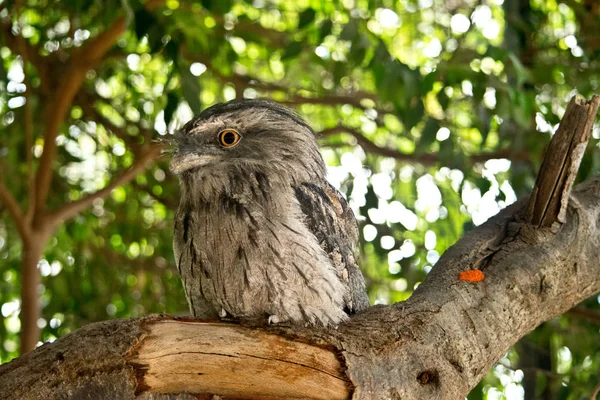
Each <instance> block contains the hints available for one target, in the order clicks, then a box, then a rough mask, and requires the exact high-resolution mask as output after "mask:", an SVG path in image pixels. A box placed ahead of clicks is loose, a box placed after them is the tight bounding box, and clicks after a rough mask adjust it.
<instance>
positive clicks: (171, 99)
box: [164, 92, 179, 126]
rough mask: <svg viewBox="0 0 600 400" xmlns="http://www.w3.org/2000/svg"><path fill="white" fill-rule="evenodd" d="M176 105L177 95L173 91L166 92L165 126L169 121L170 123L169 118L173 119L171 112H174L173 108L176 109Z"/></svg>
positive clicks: (177, 103) (177, 102)
mask: <svg viewBox="0 0 600 400" xmlns="http://www.w3.org/2000/svg"><path fill="white" fill-rule="evenodd" d="M178 105H179V97H178V96H177V95H175V93H173V92H170V93H169V94H167V105H166V106H165V110H164V115H165V125H166V126H169V123H171V120H172V119H173V114H174V113H175V110H177V106H178Z"/></svg>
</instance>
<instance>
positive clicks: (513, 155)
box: [317, 125, 531, 165]
mask: <svg viewBox="0 0 600 400" xmlns="http://www.w3.org/2000/svg"><path fill="white" fill-rule="evenodd" d="M337 133H348V134H350V135H351V136H352V137H354V138H355V139H356V142H357V144H358V145H359V146H360V147H362V148H363V150H365V152H367V153H372V154H378V155H380V156H384V157H391V158H394V159H396V160H399V161H406V162H410V163H420V164H424V165H435V164H437V163H439V162H440V161H441V157H440V155H439V154H438V153H427V154H414V153H413V154H405V153H401V152H400V151H398V150H394V149H391V148H389V147H381V146H379V145H377V144H375V143H373V142H372V141H370V140H369V139H367V138H366V137H365V136H364V135H363V134H362V133H360V132H359V131H358V130H356V129H353V128H350V127H348V126H344V125H338V126H334V127H333V128H327V129H324V130H322V131H320V132H317V136H322V137H327V136H331V135H334V134H337ZM467 158H468V159H469V160H470V161H471V162H473V163H477V162H484V161H487V160H492V159H498V158H506V159H508V160H511V161H520V162H528V161H530V160H531V159H530V155H529V153H527V152H524V151H521V152H513V151H512V150H510V149H507V150H500V151H496V152H490V153H481V154H473V155H470V156H467Z"/></svg>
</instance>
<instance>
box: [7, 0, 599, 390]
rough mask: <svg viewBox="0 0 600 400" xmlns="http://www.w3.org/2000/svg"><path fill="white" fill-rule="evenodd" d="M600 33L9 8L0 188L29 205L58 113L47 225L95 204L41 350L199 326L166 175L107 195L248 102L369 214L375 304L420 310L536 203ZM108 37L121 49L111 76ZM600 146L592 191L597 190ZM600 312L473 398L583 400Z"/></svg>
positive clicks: (577, 12)
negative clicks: (84, 328) (503, 215)
mask: <svg viewBox="0 0 600 400" xmlns="http://www.w3.org/2000/svg"><path fill="white" fill-rule="evenodd" d="M599 22H600V9H599V8H598V7H597V6H596V5H595V2H594V1H588V0H580V1H576V0H566V1H564V2H557V1H555V0H547V1H543V0H531V1H530V2H529V3H528V2H522V1H518V0H504V2H502V1H501V0H488V1H485V0H482V1H476V0H463V1H452V2H445V1H441V0H419V1H415V0H377V1H366V0H334V1H330V2H320V1H316V0H300V1H297V2H284V1H281V0H254V1H242V0H235V1H234V0H219V1H216V0H202V1H200V2H192V1H184V0H166V1H154V0H152V1H147V2H146V3H142V2H139V1H138V0H130V1H117V0H109V1H90V2H77V1H52V0H23V1H21V2H12V1H7V0H4V1H0V23H1V27H2V36H0V38H1V41H0V55H1V56H2V57H1V58H2V61H1V62H0V88H1V90H0V124H1V126H2V130H1V134H0V164H1V166H2V172H1V178H2V179H0V181H3V182H4V185H5V187H6V188H7V189H8V190H9V191H10V192H11V193H12V195H13V196H14V198H16V200H17V202H18V203H19V205H20V206H21V207H22V208H23V209H25V208H26V207H27V206H28V205H29V206H31V203H30V202H31V200H30V199H32V197H31V190H32V187H35V185H33V184H32V183H31V182H32V180H33V176H34V175H35V171H36V170H35V168H36V166H37V165H39V164H40V163H41V161H40V160H41V157H42V153H43V152H46V151H49V150H47V149H48V148H49V146H48V143H49V142H51V141H52V140H54V139H53V138H52V136H51V135H50V136H49V135H48V132H49V131H50V128H49V126H50V121H53V120H56V118H54V117H55V116H56V115H57V114H56V113H55V112H54V110H59V109H60V107H59V106H60V105H61V104H64V105H65V107H66V110H67V112H66V114H65V116H64V118H62V119H61V120H59V121H58V123H59V125H58V126H59V128H60V129H59V130H58V131H57V132H58V135H57V136H56V137H55V141H56V144H57V151H56V157H55V159H54V160H53V162H52V163H51V164H50V166H49V168H51V171H52V174H53V175H54V179H53V181H52V186H51V190H50V193H49V196H48V200H47V201H46V203H45V204H44V205H43V206H44V208H45V209H47V210H50V211H51V210H56V209H60V207H62V206H64V205H67V206H68V204H71V203H72V202H77V201H78V200H81V199H85V198H86V196H90V195H91V196H93V197H94V198H93V199H91V198H90V200H93V201H92V202H91V203H90V205H89V207H87V208H85V209H84V211H81V212H78V213H76V215H73V216H72V217H69V218H65V222H64V223H62V224H60V225H58V226H57V227H56V229H54V231H53V234H52V236H51V238H50V239H49V241H48V243H47V245H46V248H45V252H44V254H43V259H42V261H41V262H40V263H39V264H38V270H39V272H40V273H41V275H42V285H41V286H40V287H39V288H38V292H39V294H40V298H41V304H42V307H43V309H42V317H41V318H40V319H39V320H38V325H39V327H40V328H41V331H42V340H43V341H51V340H54V339H55V338H57V337H60V336H63V335H65V334H66V333H68V332H70V331H72V330H74V329H76V328H77V327H79V326H81V325H83V324H86V323H89V322H93V321H99V320H104V319H108V318H116V317H130V316H139V315H142V314H146V313H151V312H168V313H185V312H186V309H187V306H186V304H185V299H184V297H183V292H182V289H181V285H180V282H179V278H178V275H177V271H176V269H175V267H174V261H173V259H172V252H171V240H172V236H171V235H172V232H171V226H172V219H173V210H174V208H175V207H176V204H177V201H178V200H177V197H178V194H177V193H178V187H177V182H176V181H175V180H174V179H173V177H172V176H171V175H170V174H169V172H168V164H167V163H168V157H162V158H160V159H156V160H155V162H154V163H152V165H151V166H150V167H149V168H148V169H147V170H146V171H145V172H144V173H142V174H139V175H137V176H136V177H135V178H134V179H132V180H130V179H126V180H124V181H122V182H120V183H125V185H123V186H118V185H115V186H118V187H117V188H114V189H113V190H112V191H111V190H108V191H107V192H106V193H103V194H98V193H96V191H98V190H99V189H101V188H103V187H105V186H106V185H107V184H110V182H114V180H115V179H117V178H116V177H119V176H121V175H122V174H123V171H126V169H127V168H130V167H132V166H135V165H136V163H140V162H141V161H140V160H142V161H144V163H145V160H146V159H145V158H144V156H143V155H144V154H146V153H145V152H146V151H147V150H148V148H150V147H152V146H156V145H155V144H153V141H155V140H157V139H161V138H163V137H165V136H166V135H168V134H170V133H171V132H173V131H174V130H175V129H176V128H177V127H178V126H180V125H181V124H182V123H184V122H186V120H188V119H189V118H191V116H192V115H193V114H194V113H198V112H199V111H200V110H202V109H203V108H204V107H206V106H209V105H211V104H213V103H215V102H220V101H225V100H229V99H232V98H235V97H242V96H243V97H268V98H272V99H274V100H277V101H280V102H282V103H283V104H286V105H288V106H291V107H294V108H296V109H297V111H298V112H300V113H301V114H302V115H303V116H305V117H306V119H307V120H308V121H309V122H310V124H311V125H312V126H313V127H314V128H315V130H316V131H317V132H319V134H320V136H319V138H320V139H319V140H320V141H321V144H322V146H323V152H324V156H325V158H326V161H327V162H328V164H329V165H330V166H331V167H330V178H331V181H332V183H334V184H335V185H336V186H338V187H339V188H340V189H341V190H342V192H344V193H345V194H346V196H347V197H348V198H349V200H350V203H351V205H352V207H353V208H354V209H355V211H356V212H357V214H358V215H359V216H360V225H361V231H362V233H363V241H362V253H363V258H362V266H363V270H364V272H365V275H366V277H367V280H368V284H369V294H370V297H371V300H372V302H375V303H391V302H396V301H401V300H403V299H406V298H407V297H409V296H410V294H411V292H412V291H413V289H414V287H415V286H416V285H418V283H419V282H420V281H422V280H423V279H424V277H425V276H426V274H427V272H428V271H429V270H430V269H431V267H432V265H434V264H435V262H436V261H437V259H438V258H439V256H440V254H442V253H443V252H444V250H445V249H446V248H447V247H449V246H450V245H452V244H453V243H454V242H455V241H456V240H457V239H458V238H459V237H461V236H462V235H463V233H464V232H465V231H466V230H469V229H471V228H472V227H473V226H474V225H477V224H479V223H481V222H483V221H484V220H485V219H486V218H488V217H489V216H491V215H493V214H495V213H496V212H497V210H498V209H500V208H503V207H505V206H506V205H508V204H510V203H512V202H514V201H515V200H516V198H517V197H520V196H522V195H524V194H526V193H527V191H528V190H529V189H530V188H531V186H532V184H533V181H534V179H535V173H536V171H537V168H538V166H539V164H540V161H541V158H542V156H543V150H544V147H545V145H546V143H547V142H548V139H549V137H550V134H551V133H552V132H553V130H554V129H555V127H556V124H557V123H558V121H559V119H560V116H561V115H562V113H563V112H564V107H565V105H566V104H567V101H568V98H570V96H572V95H573V94H574V92H578V93H580V94H582V95H583V96H589V95H590V94H591V93H593V92H594V91H598V85H600V81H599V77H600V73H599V72H600V71H599V70H600V64H599V63H600V57H599V56H600V43H599V42H598V40H597V34H596V31H597V26H598V23H599ZM107 33H108V34H107ZM111 33H112V34H113V36H114V40H113V41H112V42H109V41H108V40H107V39H106V37H107V36H110V34H111ZM103 35H104V36H103ZM95 39H98V40H97V41H96V43H98V42H102V40H105V41H106V42H107V43H108V47H107V48H106V52H104V53H102V54H100V53H98V56H97V57H96V53H94V52H93V51H91V50H90V49H93V48H94V47H93V45H92V44H93V42H94V40H95ZM109 39H110V38H109ZM81 60H84V61H85V62H86V63H87V64H85V66H84V67H81V65H82V64H77V63H76V62H75V61H81ZM78 68H79V69H78ZM80 71H83V73H84V74H85V75H82V78H81V80H80V82H79V84H80V86H78V87H76V90H75V91H74V92H73V95H72V96H71V97H69V96H64V94H65V93H69V91H68V86H69V83H72V82H77V75H76V74H77V73H79V72H80ZM74 84H76V83H74ZM65 88H67V89H65ZM53 118H54V119H53ZM28 126H29V128H28ZM599 133H600V132H599V131H598V129H596V130H595V132H594V138H595V139H593V145H591V146H590V149H588V150H589V151H588V152H587V153H586V155H585V158H584V163H583V167H582V170H581V171H580V179H585V177H587V176H589V174H591V173H593V172H594V171H597V170H598V165H599V162H600V157H599V152H598V150H597V149H595V148H593V147H597V139H598V137H599V136H600V135H599ZM49 139H50V140H49ZM156 154H158V153H156ZM30 155H31V156H30ZM151 158H152V159H154V158H156V157H155V156H152V157H151ZM38 175H39V172H38ZM1 204H2V202H1V201H0V260H1V262H0V274H2V277H3V279H2V281H0V304H1V311H2V312H1V314H0V320H1V321H0V322H1V323H0V338H1V340H0V361H2V362H5V361H8V360H10V359H11V358H13V357H15V356H17V354H18V353H17V348H18V340H19V339H18V333H19V331H20V328H21V327H20V322H19V318H18V317H19V310H20V297H19V296H20V294H19V287H20V279H21V272H20V271H21V267H20V263H21V253H22V249H23V245H22V240H21V235H20V232H19V231H18V229H17V227H16V226H15V224H14V223H13V221H12V220H11V213H10V210H9V209H7V207H4V208H2V205H1ZM35 215H37V214H35ZM34 225H35V224H34ZM599 303H600V298H599V299H590V300H588V301H587V302H586V303H585V304H584V305H583V307H585V308H584V311H581V312H579V313H571V314H566V315H565V316H561V317H560V318H557V319H555V320H553V321H550V322H548V323H546V324H544V325H543V326H542V327H540V328H539V329H538V330H536V331H535V332H533V333H531V334H530V335H528V336H527V337H526V338H525V339H523V340H522V341H521V342H520V344H519V345H517V346H516V347H515V348H514V349H513V350H511V351H510V352H509V353H508V354H507V357H506V358H505V359H503V360H502V361H501V362H500V363H499V364H498V365H497V367H496V368H495V369H494V371H492V372H491V373H490V374H489V376H488V377H487V378H486V379H485V380H484V381H483V382H482V383H481V384H480V385H479V386H478V388H476V389H475V390H474V391H473V392H472V394H471V395H470V398H472V399H477V398H486V399H498V398H520V397H523V389H522V388H523V387H526V388H528V392H527V393H526V394H525V395H526V398H534V396H535V393H537V394H538V395H541V393H550V394H552V396H555V397H557V398H558V397H560V398H568V399H575V398H581V397H582V396H589V395H590V394H591V393H592V391H593V390H594V385H595V384H596V383H597V382H595V380H594V377H597V376H598V371H599V369H600V340H598V338H599V335H598V321H599V320H600V317H599V315H600V314H599V313H600V305H599ZM507 329H510V327H507ZM573 337H576V338H577V340H573V339H572V338H573ZM532 349H533V350H532ZM532 382H533V384H532Z"/></svg>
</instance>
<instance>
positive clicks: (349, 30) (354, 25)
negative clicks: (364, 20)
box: [340, 18, 358, 40]
mask: <svg viewBox="0 0 600 400" xmlns="http://www.w3.org/2000/svg"><path fill="white" fill-rule="evenodd" d="M356 35H358V21H357V20H356V19H354V18H352V19H351V20H350V21H349V22H348V23H347V24H346V25H345V26H344V28H343V29H342V32H341V33H340V39H342V40H354V38H355V37H356Z"/></svg>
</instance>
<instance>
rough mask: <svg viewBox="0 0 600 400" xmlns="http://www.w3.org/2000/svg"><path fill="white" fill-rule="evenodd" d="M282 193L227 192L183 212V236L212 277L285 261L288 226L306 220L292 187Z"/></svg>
mask: <svg viewBox="0 0 600 400" xmlns="http://www.w3.org/2000/svg"><path fill="white" fill-rule="evenodd" d="M277 195H278V196H277V197H278V199H279V201H278V202H276V201H273V200H272V199H268V198H265V197H262V198H257V197H256V196H253V197H251V196H240V195H236V196H234V195H227V194H221V195H219V196H217V197H215V198H214V199H213V200H212V201H210V202H203V203H199V204H197V205H196V206H195V207H194V208H191V209H189V211H188V212H187V213H186V214H185V215H184V216H183V220H184V221H183V226H184V230H183V240H184V242H187V243H188V246H190V250H191V251H192V252H195V253H196V254H195V257H196V259H197V260H199V261H200V262H201V263H202V264H203V266H204V269H205V270H206V272H207V274H208V275H209V276H210V275H215V274H223V273H231V274H239V273H242V270H243V269H248V268H256V267H257V264H263V265H264V264H269V263H277V262H281V258H282V257H283V255H284V253H285V251H286V249H285V244H284V243H285V241H286V239H285V237H286V236H287V233H289V230H288V228H289V227H291V226H293V225H295V224H300V223H301V222H300V218H298V217H297V216H298V214H299V208H298V205H297V202H296V201H295V198H294V197H293V194H292V193H291V191H290V193H285V192H279V193H277ZM186 227H187V229H186ZM286 227H287V228H286ZM286 231H288V232H286Z"/></svg>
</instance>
